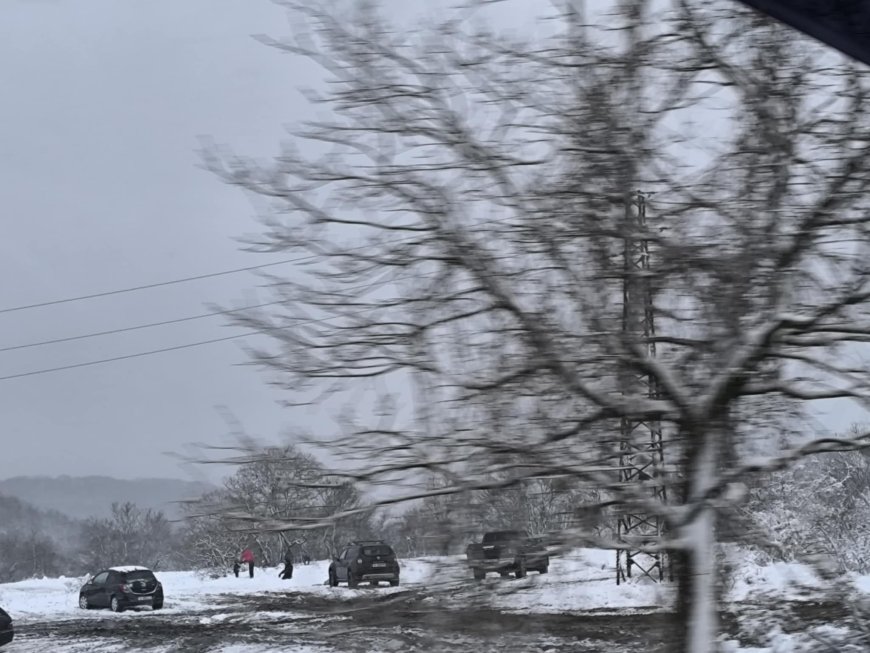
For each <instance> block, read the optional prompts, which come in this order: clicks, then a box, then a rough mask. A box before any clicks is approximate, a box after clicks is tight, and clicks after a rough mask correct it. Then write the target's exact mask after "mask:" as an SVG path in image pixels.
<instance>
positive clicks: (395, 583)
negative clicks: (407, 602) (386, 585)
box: [390, 580, 399, 587]
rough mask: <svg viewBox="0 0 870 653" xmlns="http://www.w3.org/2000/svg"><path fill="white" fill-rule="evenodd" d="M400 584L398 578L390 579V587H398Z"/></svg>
mask: <svg viewBox="0 0 870 653" xmlns="http://www.w3.org/2000/svg"><path fill="white" fill-rule="evenodd" d="M398 586H399V581H398V580H391V581H390V587H398Z"/></svg>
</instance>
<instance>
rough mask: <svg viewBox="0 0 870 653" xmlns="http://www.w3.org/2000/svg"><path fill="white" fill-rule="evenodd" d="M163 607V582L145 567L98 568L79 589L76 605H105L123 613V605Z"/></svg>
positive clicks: (84, 606) (131, 606) (97, 606)
mask: <svg viewBox="0 0 870 653" xmlns="http://www.w3.org/2000/svg"><path fill="white" fill-rule="evenodd" d="M141 606H149V607H151V608H153V609H154V610H159V609H160V608H162V607H163V585H161V584H160V581H158V580H157V578H155V576H154V573H153V572H152V571H151V570H150V569H148V568H146V567H111V568H109V569H106V570H104V571H100V572H98V573H96V574H94V576H93V577H92V578H91V579H90V580H89V581H88V582H87V583H85V585H84V587H82V588H81V589H80V590H79V607H80V608H81V609H82V610H88V609H90V608H109V609H111V610H112V612H123V611H124V610H125V609H127V608H134V607H141Z"/></svg>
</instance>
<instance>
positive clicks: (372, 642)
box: [4, 586, 844, 653]
mask: <svg viewBox="0 0 870 653" xmlns="http://www.w3.org/2000/svg"><path fill="white" fill-rule="evenodd" d="M168 607H170V608H171V604H168ZM744 608H745V613H746V614H751V615H753V616H754V617H755V618H758V617H759V616H760V617H761V618H762V619H765V618H766V616H765V615H767V616H770V615H772V614H773V613H774V612H775V614H776V615H777V621H778V623H779V624H780V627H781V628H782V629H783V631H785V632H788V631H793V632H798V631H802V630H804V629H806V628H807V627H808V626H809V625H811V624H815V625H820V624H831V623H836V622H837V621H838V620H839V618H840V617H842V616H843V614H844V612H843V609H842V606H836V605H832V604H821V603H809V602H805V603H793V602H780V603H779V604H777V605H775V606H774V605H770V604H758V605H746V606H744ZM722 616H723V623H724V625H725V628H726V630H728V631H729V632H730V633H732V634H733V635H734V636H738V635H739V636H740V640H741V644H742V645H744V646H750V645H754V646H759V645H762V644H763V642H760V641H752V640H753V636H752V635H747V633H742V632H740V629H741V626H740V620H739V619H738V618H737V617H736V616H734V615H733V614H731V613H723V615H722ZM675 630H676V629H675V628H674V624H673V618H672V616H671V615H669V614H666V613H663V612H661V611H653V610H648V611H644V610H641V611H638V610H633V611H621V612H619V611H616V612H614V611H587V612H581V613H572V614H545V615H541V614H516V613H505V612H500V611H498V610H493V609H489V608H485V607H479V606H478V607H467V608H461V607H458V606H456V605H451V606H450V607H445V604H444V602H443V601H433V597H432V595H431V593H430V592H428V591H427V589H426V588H425V587H422V586H416V587H413V586H409V587H408V588H407V589H403V590H402V591H400V592H394V593H390V594H384V593H379V592H378V590H377V589H372V590H360V591H358V592H356V593H354V594H353V596H352V597H351V598H348V597H347V594H346V593H343V594H336V595H335V596H331V595H329V594H326V595H324V594H311V593H309V592H304V591H287V592H282V593H276V592H269V593H262V594H246V595H233V594H222V595H216V596H214V597H213V600H212V605H211V606H209V607H208V608H205V609H202V610H198V611H194V612H173V611H172V610H171V609H170V610H167V611H157V612H152V611H149V610H143V611H140V612H125V613H123V614H120V615H116V614H111V613H108V612H100V613H88V614H87V617H82V618H77V617H67V618H64V619H59V620H53V621H33V622H27V623H22V624H21V625H20V626H19V628H18V632H17V637H16V641H15V642H14V643H13V645H12V646H11V647H10V648H9V649H8V653H36V652H40V653H42V652H43V651H49V650H50V651H64V652H69V653H103V652H109V651H112V652H120V651H149V652H153V653H157V652H160V653H168V652H170V651H179V652H185V653H217V652H219V651H226V652H227V653H257V652H262V651H288V652H297V653H303V652H304V653H315V652H320V651H348V652H352V653H363V652H369V651H384V652H391V651H395V652H397V653H399V652H401V653H404V652H405V651H410V652H416V651H420V652H423V651H426V652H427V653H436V652H440V651H447V652H453V651H456V652H459V651H462V652H463V653H466V652H468V651H474V652H475V653H490V652H492V653H496V652H497V653H506V652H529V653H532V652H534V653H562V652H566V653H567V652H568V651H572V652H578V653H582V652H585V651H589V652H592V651H595V652H601V651H607V652H608V653H641V652H642V653H666V652H668V651H672V650H673V643H674V640H673V635H674V632H675ZM4 653H7V652H6V651H4Z"/></svg>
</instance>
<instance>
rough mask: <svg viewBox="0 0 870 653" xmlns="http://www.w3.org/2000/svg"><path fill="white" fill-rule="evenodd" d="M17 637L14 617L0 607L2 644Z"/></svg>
mask: <svg viewBox="0 0 870 653" xmlns="http://www.w3.org/2000/svg"><path fill="white" fill-rule="evenodd" d="M14 637H15V631H14V630H13V629H12V617H10V616H9V614H8V613H7V612H6V610H4V609H3V608H0V646H3V645H4V644H8V643H9V642H11V641H12V639H13V638H14Z"/></svg>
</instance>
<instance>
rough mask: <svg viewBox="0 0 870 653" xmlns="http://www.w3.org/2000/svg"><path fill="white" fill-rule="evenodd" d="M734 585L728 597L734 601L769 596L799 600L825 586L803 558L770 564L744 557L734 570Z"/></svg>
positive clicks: (753, 599)
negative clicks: (751, 560) (760, 563)
mask: <svg viewBox="0 0 870 653" xmlns="http://www.w3.org/2000/svg"><path fill="white" fill-rule="evenodd" d="M733 573H734V577H733V582H734V585H733V587H732V588H731V590H730V591H729V592H728V600H730V601H734V602H745V601H755V600H757V599H761V598H766V597H769V596H777V597H779V598H783V599H790V600H799V599H801V598H806V596H807V593H808V592H809V593H812V592H817V591H819V590H822V589H824V588H825V583H824V581H823V580H822V579H820V578H819V577H818V576H817V575H816V573H815V572H814V571H813V569H812V567H810V566H808V565H805V564H802V563H800V562H774V563H771V564H768V565H763V566H761V565H758V564H753V563H751V562H750V561H749V560H744V561H743V562H742V563H741V564H740V566H739V567H738V568H736V569H735V570H734V572H733Z"/></svg>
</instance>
